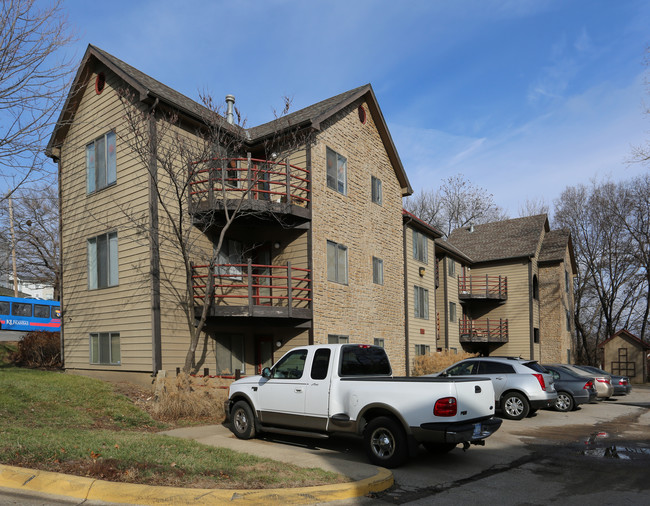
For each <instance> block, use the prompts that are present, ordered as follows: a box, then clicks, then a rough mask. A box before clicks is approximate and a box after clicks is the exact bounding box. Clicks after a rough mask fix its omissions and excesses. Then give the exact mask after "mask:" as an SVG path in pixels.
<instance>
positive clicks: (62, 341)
mask: <svg viewBox="0 0 650 506" xmlns="http://www.w3.org/2000/svg"><path fill="white" fill-rule="evenodd" d="M59 150H60V148H59ZM56 161H57V165H58V174H57V178H58V180H59V181H58V183H59V192H58V193H59V304H60V306H59V308H60V311H61V331H60V334H59V340H60V342H61V369H64V370H65V341H64V339H63V334H64V332H63V327H64V322H65V314H64V313H63V216H62V214H63V213H62V212H61V211H62V209H63V206H62V205H61V204H62V202H63V199H62V191H61V170H62V168H63V163H62V162H61V152H60V151H59V154H58V157H57V159H56Z"/></svg>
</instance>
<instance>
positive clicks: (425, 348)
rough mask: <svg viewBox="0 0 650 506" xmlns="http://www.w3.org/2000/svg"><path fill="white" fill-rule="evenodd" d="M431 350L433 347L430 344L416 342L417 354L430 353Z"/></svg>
mask: <svg viewBox="0 0 650 506" xmlns="http://www.w3.org/2000/svg"><path fill="white" fill-rule="evenodd" d="M430 352H431V347H430V346H429V345H428V344H416V345H415V356H419V355H428V354H429V353H430Z"/></svg>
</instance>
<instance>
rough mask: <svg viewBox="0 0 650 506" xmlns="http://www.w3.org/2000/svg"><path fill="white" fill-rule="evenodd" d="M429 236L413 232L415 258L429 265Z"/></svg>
mask: <svg viewBox="0 0 650 506" xmlns="http://www.w3.org/2000/svg"><path fill="white" fill-rule="evenodd" d="M427 253H428V252H427V236H426V235H424V234H421V233H420V232H418V231H417V230H413V258H414V259H415V260H419V261H420V262H422V263H425V264H426V263H427Z"/></svg>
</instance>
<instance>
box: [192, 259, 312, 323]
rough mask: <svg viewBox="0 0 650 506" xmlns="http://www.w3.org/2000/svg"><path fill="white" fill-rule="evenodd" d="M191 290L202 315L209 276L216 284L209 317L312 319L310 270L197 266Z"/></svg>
mask: <svg viewBox="0 0 650 506" xmlns="http://www.w3.org/2000/svg"><path fill="white" fill-rule="evenodd" d="M192 267H193V275H192V279H193V282H192V291H193V297H194V301H195V303H196V306H195V308H196V310H197V312H199V313H200V310H201V307H202V305H203V302H204V300H205V297H206V291H207V285H208V282H209V277H210V276H212V280H213V282H214V295H213V303H212V304H211V306H210V311H209V316H222V317H223V316H234V317H261V318H295V319H302V320H309V319H311V318H312V288H311V271H310V270H309V269H303V268H298V267H292V266H291V262H287V264H286V265H260V264H253V263H252V262H250V261H249V262H248V263H245V264H218V265H215V266H214V267H213V268H212V274H211V273H210V271H211V269H210V267H209V266H208V265H194V266H192Z"/></svg>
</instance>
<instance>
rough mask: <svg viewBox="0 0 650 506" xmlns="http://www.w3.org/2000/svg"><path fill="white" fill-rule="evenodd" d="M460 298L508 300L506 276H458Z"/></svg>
mask: <svg viewBox="0 0 650 506" xmlns="http://www.w3.org/2000/svg"><path fill="white" fill-rule="evenodd" d="M458 298H459V299H461V300H497V301H501V302H505V301H506V300H508V278H507V277H506V276H503V277H502V276H489V275H487V274H486V275H485V276H458Z"/></svg>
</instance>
